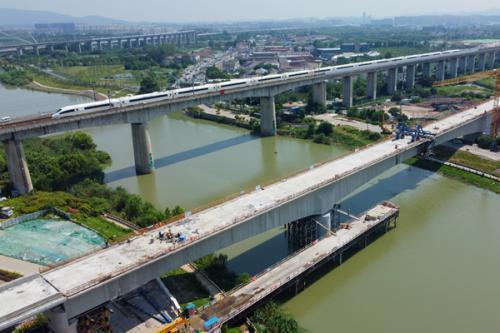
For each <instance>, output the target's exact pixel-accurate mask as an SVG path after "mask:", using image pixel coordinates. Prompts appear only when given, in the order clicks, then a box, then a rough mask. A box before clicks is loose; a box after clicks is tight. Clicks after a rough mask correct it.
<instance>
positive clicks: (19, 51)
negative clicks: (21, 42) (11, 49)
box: [17, 47, 24, 56]
mask: <svg viewBox="0 0 500 333" xmlns="http://www.w3.org/2000/svg"><path fill="white" fill-rule="evenodd" d="M17 54H18V55H20V56H22V55H23V54H24V50H23V48H22V47H20V48H18V49H17Z"/></svg>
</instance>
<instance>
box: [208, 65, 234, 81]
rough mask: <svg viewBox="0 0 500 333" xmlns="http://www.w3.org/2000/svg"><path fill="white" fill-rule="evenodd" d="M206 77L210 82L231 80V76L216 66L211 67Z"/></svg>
mask: <svg viewBox="0 0 500 333" xmlns="http://www.w3.org/2000/svg"><path fill="white" fill-rule="evenodd" d="M206 76H207V79H209V80H229V79H230V78H231V75H229V74H228V73H226V72H224V71H221V70H220V69H219V68H217V67H215V66H210V67H208V68H207V71H206Z"/></svg>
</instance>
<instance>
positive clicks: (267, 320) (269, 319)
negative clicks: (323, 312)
mask: <svg viewBox="0 0 500 333" xmlns="http://www.w3.org/2000/svg"><path fill="white" fill-rule="evenodd" d="M251 319H252V322H253V323H254V324H255V326H256V328H257V329H258V331H259V332H262V333H278V332H279V333H298V332H302V331H303V329H301V328H300V327H299V324H298V323H297V321H296V320H295V319H293V317H292V316H290V315H289V314H287V313H285V312H284V311H283V309H282V308H281V307H280V306H279V305H278V304H276V303H275V302H269V303H267V304H266V305H264V306H262V307H260V308H258V309H257V310H256V311H255V313H254V315H253V316H252V318H251Z"/></svg>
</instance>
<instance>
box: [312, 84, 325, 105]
mask: <svg viewBox="0 0 500 333" xmlns="http://www.w3.org/2000/svg"><path fill="white" fill-rule="evenodd" d="M312 99H313V102H314V103H318V104H320V105H323V106H324V107H326V82H320V83H316V84H314V85H313V91H312Z"/></svg>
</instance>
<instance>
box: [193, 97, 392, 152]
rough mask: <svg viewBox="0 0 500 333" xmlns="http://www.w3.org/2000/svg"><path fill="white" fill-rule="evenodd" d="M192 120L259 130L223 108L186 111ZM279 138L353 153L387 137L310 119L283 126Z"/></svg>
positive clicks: (251, 121)
mask: <svg viewBox="0 0 500 333" xmlns="http://www.w3.org/2000/svg"><path fill="white" fill-rule="evenodd" d="M186 114H187V115H188V116H190V117H192V118H196V119H204V120H208V121H213V122H217V123H221V124H227V125H231V126H236V127H241V128H246V129H249V130H251V131H252V132H254V133H258V132H259V130H260V121H259V120H257V119H255V118H251V117H250V116H248V115H238V114H234V113H232V112H231V111H228V110H224V109H213V108H210V107H207V106H203V107H201V106H200V107H194V108H190V109H189V110H187V111H186ZM277 133H278V135H280V136H288V137H292V138H297V139H303V140H308V141H313V142H314V143H319V144H324V145H341V146H344V147H345V148H348V149H350V150H355V149H359V148H361V147H364V146H367V145H369V144H373V143H377V142H379V141H381V140H383V139H384V135H382V134H381V133H378V132H373V131H370V130H360V129H359V128H356V127H354V126H350V125H347V124H337V125H334V124H332V123H330V122H327V121H324V120H322V119H314V118H307V119H305V120H303V122H302V123H300V124H295V123H285V122H284V123H282V124H280V126H278V129H277Z"/></svg>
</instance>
